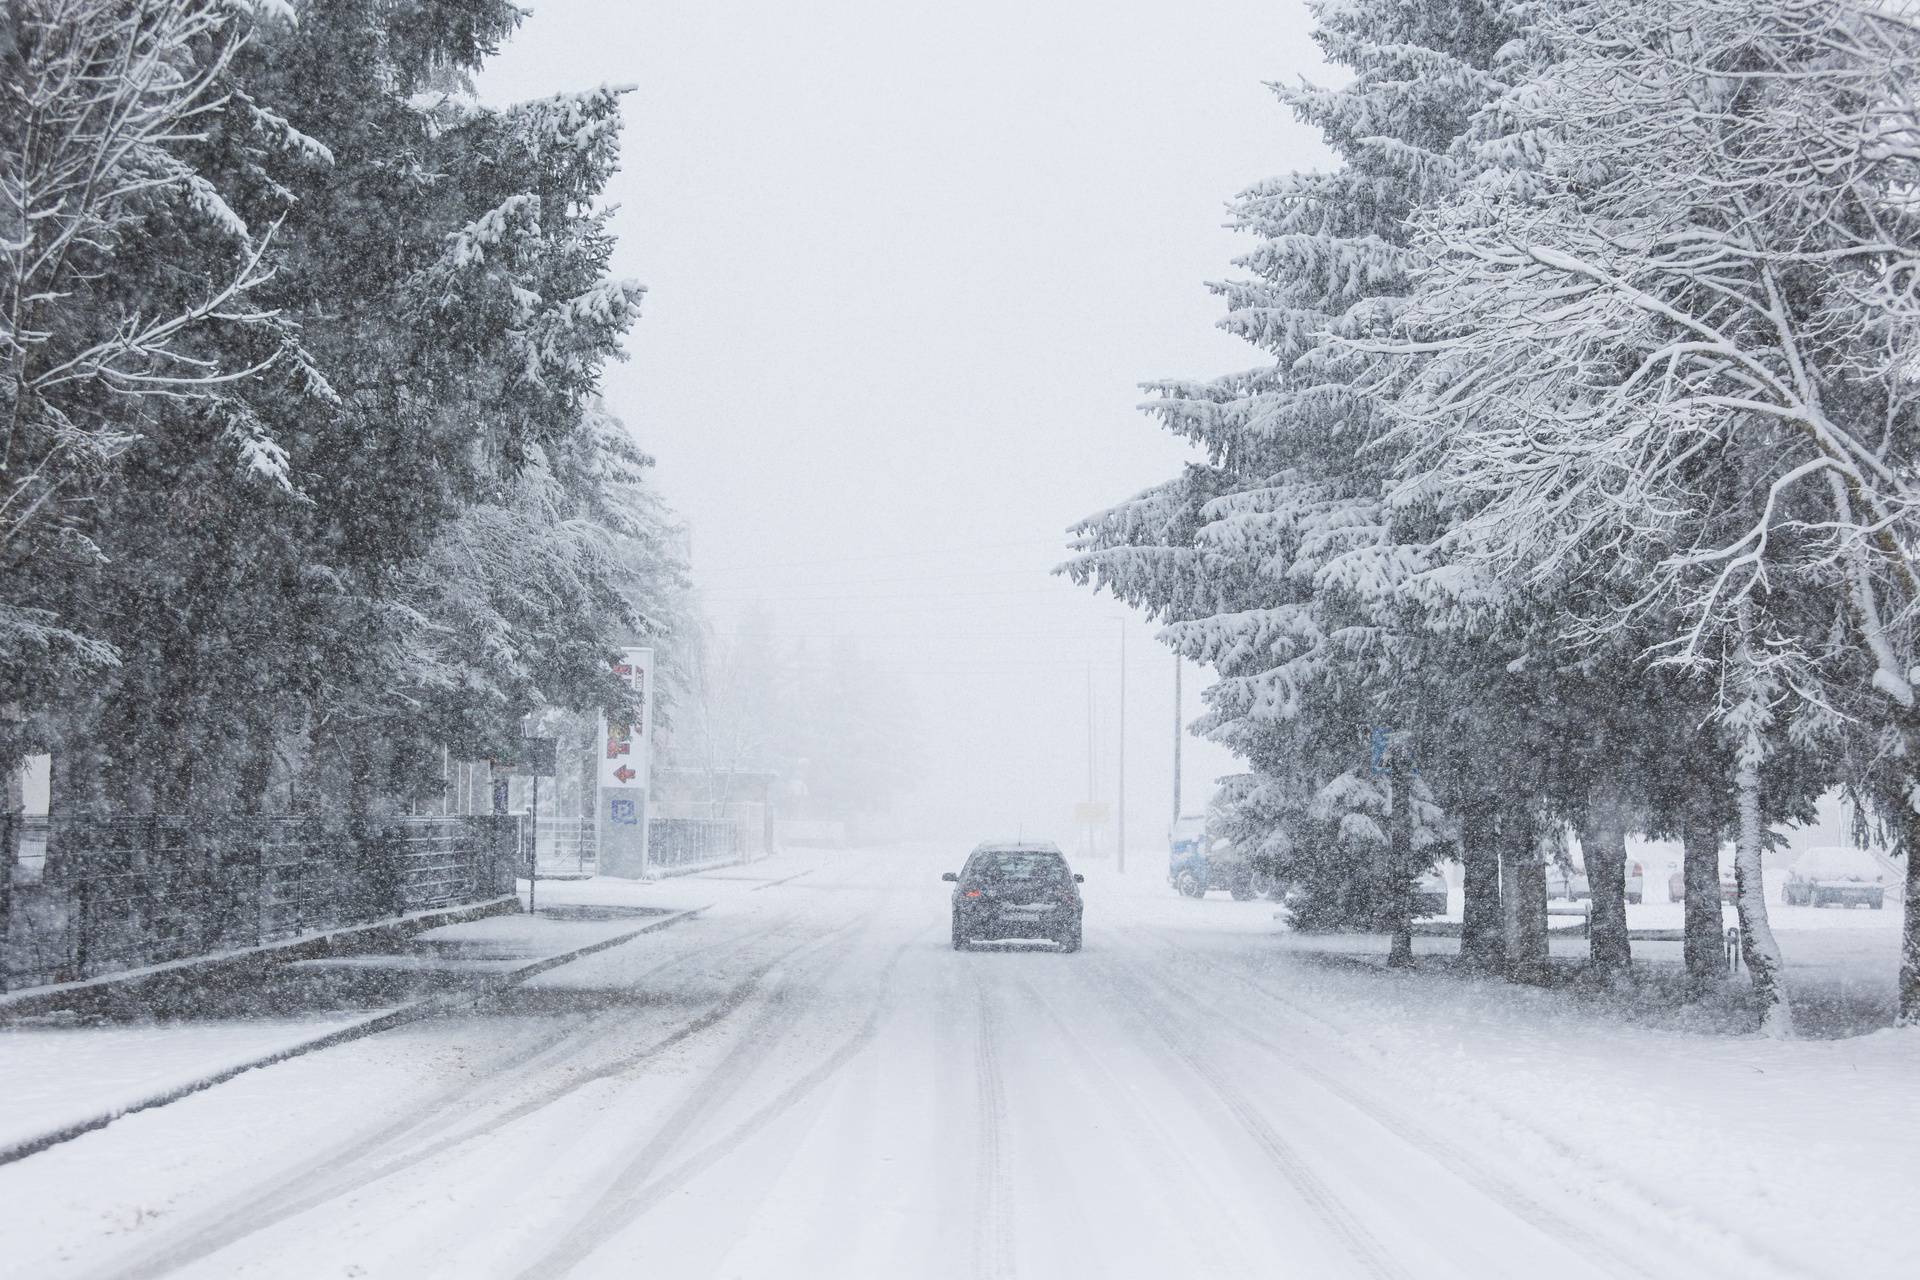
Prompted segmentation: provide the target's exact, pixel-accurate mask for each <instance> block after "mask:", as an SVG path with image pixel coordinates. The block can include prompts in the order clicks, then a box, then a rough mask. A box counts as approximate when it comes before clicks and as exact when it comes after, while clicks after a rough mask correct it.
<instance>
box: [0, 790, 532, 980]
mask: <svg viewBox="0 0 1920 1280" xmlns="http://www.w3.org/2000/svg"><path fill="white" fill-rule="evenodd" d="M41 822H42V823H43V824H44V826H43V827H42V828H41V829H40V830H38V831H36V829H35V826H34V824H33V822H32V820H31V819H24V818H23V817H22V816H21V815H17V814H0V869H3V870H4V871H5V873H6V874H5V877H4V878H5V881H6V884H5V888H6V892H5V894H4V895H3V896H0V990H13V989H17V988H20V987H29V986H39V985H43V984H45V983H50V982H67V981H74V980H77V979H81V978H90V977H96V976H98V975H100V974H103V973H112V972H116V971H119V970H123V969H133V968H139V967H141V966H144V965H150V964H159V963H162V962H165V961H169V960H181V959H187V958H189V957H194V956H205V955H213V954H217V953H219V952H223V951H229V950H238V949H241V948H244V947H253V946H259V945H261V944H263V943H268V942H276V941H280V940H283V939H286V938H290V937H296V936H299V935H300V934H304V933H311V932H316V931H320V930H324V929H330V928H340V927H344V926H347V925H354V924H365V923H370V922H373V921H377V920H381V919H387V918H391V917H393V916H398V915H403V914H405V913H407V912H410V911H422V910H428V909H431V908H435V907H445V906H456V905H460V904H463V903H468V902H481V901H485V900H487V899H490V898H495V897H499V896H501V895H503V894H509V893H512V892H513V880H514V873H515V870H516V868H517V867H518V866H520V864H521V861H522V855H521V846H520V828H519V820H518V819H516V818H512V817H435V818H410V817H383V818H367V817H354V816H351V815H340V814H330V815H254V814H235V815H211V816H210V815H195V816H191V817H189V816H185V815H177V814H151V815H144V816H139V817H113V818H71V819H70V818H65V817H56V818H54V819H52V820H51V821H50V822H49V821H46V820H45V819H42V820H41ZM36 839H37V840H38V843H39V847H40V849H41V850H43V851H44V852H42V853H40V854H39V855H38V862H39V865H38V866H37V867H36V866H34V865H33V859H32V857H31V856H23V855H30V851H32V850H33V847H34V843H35V841H36Z"/></svg>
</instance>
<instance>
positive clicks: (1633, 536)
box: [1373, 0, 1920, 1033]
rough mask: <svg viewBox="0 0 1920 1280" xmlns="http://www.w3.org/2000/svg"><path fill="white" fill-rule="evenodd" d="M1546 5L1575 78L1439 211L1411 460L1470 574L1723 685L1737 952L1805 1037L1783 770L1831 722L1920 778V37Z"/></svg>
mask: <svg viewBox="0 0 1920 1280" xmlns="http://www.w3.org/2000/svg"><path fill="white" fill-rule="evenodd" d="M1536 12H1537V14H1538V16H1539V19H1540V24H1539V29H1540V31H1542V32H1543V33H1544V35H1545V36H1546V37H1547V38H1548V39H1549V41H1550V42H1551V43H1552V44H1553V45H1554V46H1555V48H1556V51H1557V56H1556V57H1555V58H1554V59H1553V60H1551V62H1550V63H1549V64H1548V65H1547V66H1546V67H1545V69H1544V70H1542V71H1541V72H1540V73H1539V74H1536V75H1534V76H1533V77H1532V78H1530V79H1526V80H1523V81H1521V82H1520V83H1518V84H1516V86H1515V87H1514V88H1513V89H1512V90H1511V91H1510V92H1509V93H1507V94H1506V95H1505V96H1504V97H1503V98H1502V99H1501V101H1500V104H1499V106H1498V109H1497V114H1498V115H1499V117H1500V118H1501V122H1502V124H1503V125H1504V127H1503V128H1501V129H1498V130H1495V131H1494V133H1495V137H1494V138H1493V139H1492V140H1491V141H1490V142H1489V143H1488V150H1489V152H1490V153H1492V154H1495V155H1496V156H1497V155H1501V154H1505V155H1508V156H1512V155H1519V156H1521V157H1522V158H1523V162H1522V163H1513V164H1506V165H1501V164H1495V165H1493V166H1492V167H1491V168H1489V169H1488V170H1486V171H1485V175H1484V177H1483V178H1482V179H1481V180H1480V181H1478V182H1476V183H1474V184H1472V185H1470V186H1468V187H1466V188H1463V189H1462V191H1460V192H1459V193H1456V194H1455V195H1454V196H1452V197H1450V198H1449V199H1447V200H1445V201H1441V202H1438V203H1437V204H1435V205H1433V206H1432V207H1430V208H1429V209H1428V210H1426V211H1424V212H1423V213H1422V214H1421V215H1420V217H1419V219H1418V226H1419V230H1420V241H1419V243H1420V247H1421V251H1422V252H1423V253H1424V254H1425V255H1426V264H1425V266H1424V267H1423V268H1422V270H1421V272H1420V273H1419V276H1418V279H1417V290H1418V296H1417V299H1416V301H1415V302H1414V304H1413V305H1412V306H1411V307H1410V308H1408V309H1407V310H1406V311H1405V312H1404V313H1403V314H1402V316H1401V317H1400V319H1401V323H1402V325H1403V327H1404V330H1405V332H1406V334H1407V336H1408V338H1409V339H1410V340H1409V341H1407V342H1405V343H1404V344H1403V345H1401V346H1400V347H1399V348H1398V350H1400V351H1401V352H1402V353H1404V354H1407V355H1409V356H1412V357H1414V358H1415V359H1416V360H1417V362H1418V373H1417V375H1416V376H1415V377H1414V378H1413V380H1412V382H1411V384H1410V385H1408V386H1406V387H1404V388H1402V390H1401V392H1400V394H1399V397H1398V400H1397V403H1396V406H1395V407H1396V412H1397V414H1398V416H1399V418H1400V421H1401V422H1402V424H1403V427H1404V429H1405V435H1404V436H1403V437H1402V439H1403V441H1405V450H1406V451H1405V457H1406V458H1407V459H1408V461H1407V463H1406V466H1407V468H1408V472H1409V474H1415V475H1418V476H1420V477H1421V479H1422V482H1423V483H1425V484H1429V485H1433V484H1437V485H1439V486H1440V487H1442V488H1444V489H1446V490H1447V491H1448V492H1450V493H1453V494H1456V495H1460V496H1461V498H1462V499H1463V505H1462V507H1461V511H1462V513H1463V518H1462V520H1461V523H1460V524H1459V526H1458V527H1457V528H1455V529H1454V530H1453V531H1452V535H1451V543H1450V550H1451V552H1452V554H1455V555H1458V556H1461V557H1464V558H1467V559H1470V560H1472V561H1474V562H1476V563H1479V564H1480V565H1482V566H1483V567H1491V569H1492V571H1493V572H1494V573H1495V575H1496V576H1498V577H1502V578H1504V579H1508V580H1512V581H1517V582H1521V583H1527V582H1539V581H1542V580H1545V579H1549V578H1556V577H1559V578H1564V577H1567V576H1578V575H1580V574H1584V573H1597V574H1601V575H1603V576H1610V577H1611V578H1612V579H1613V581H1614V583H1615V584H1616V585H1615V587H1614V588H1613V589H1610V590H1607V591H1602V592H1599V593H1596V594H1593V595H1592V596H1590V597H1589V600H1588V604H1589V605H1597V606H1598V607H1593V608H1587V609H1579V610H1575V611H1574V615H1575V616H1574V623H1575V625H1574V627H1573V631H1574V632H1575V638H1576V639H1585V640H1592V639H1595V638H1597V637H1603V636H1606V635H1608V634H1616V633H1619V632H1621V631H1623V630H1625V629H1629V628H1636V627H1638V628H1648V629H1651V630H1652V631H1653V632H1654V633H1655V641H1654V651H1655V654H1656V655H1657V656H1660V657H1663V658H1666V659H1668V660H1672V661H1675V662H1679V663H1683V664H1688V665H1693V666H1699V667H1706V668H1710V669H1713V670H1717V671H1719V672H1721V673H1723V674H1724V677H1725V680H1726V688H1727V689H1728V695H1727V697H1726V699H1725V701H1726V703H1727V705H1728V707H1729V708H1730V709H1732V710H1733V711H1735V712H1736V713H1737V714H1732V715H1729V716H1727V717H1726V718H1725V719H1724V720H1723V724H1724V725H1725V727H1726V732H1727V733H1728V734H1729V736H1730V742H1731V745H1732V749H1733V752H1734V754H1735V756H1736V757H1737V761H1738V763H1737V765H1736V779H1737V780H1738V782H1739V784H1740V790H1741V813H1742V815H1743V821H1742V823H1741V827H1742V830H1743V838H1742V841H1741V861H1742V863H1743V865H1745V866H1748V867H1749V868H1750V869H1751V874H1750V875H1747V876H1743V880H1744V881H1746V882H1747V883H1746V885H1745V888H1744V891H1743V893H1742V895H1741V909H1742V921H1743V929H1744V930H1745V932H1746V933H1747V935H1748V943H1749V948H1750V954H1752V955H1753V956H1754V957H1755V959H1756V961H1757V963H1756V966H1755V971H1754V972H1755V978H1756V982H1757V985H1758V986H1759V988H1760V989H1761V991H1762V992H1763V995H1764V996H1765V997H1766V999H1767V1002H1768V1008H1769V1009H1770V1010H1771V1011H1772V1012H1770V1013H1769V1016H1768V1026H1769V1028H1770V1029H1773V1030H1777V1031H1781V1032H1783V1033H1784V1031H1785V1030H1786V1029H1787V1028H1788V1027H1789V1026H1790V1018H1789V1016H1788V1014H1787V1012H1786V1010H1785V1006H1784V992H1783V989H1782V988H1781V986H1780V984H1779V983H1778V982H1777V981H1776V980H1775V974H1774V973H1773V972H1772V971H1771V970H1769V968H1768V967H1767V966H1768V961H1769V958H1770V957H1773V956H1775V955H1776V954H1777V953H1776V951H1775V949H1774V948H1773V945H1772V942H1771V935H1770V932H1769V930H1768V928H1767V924H1766V919H1765V904H1764V901H1763V899H1762V897H1761V889H1760V881H1759V874H1758V867H1759V858H1760V853H1761V850H1760V848H1759V844H1758V841H1759V839H1760V837H1761V833H1762V826H1763V824H1762V823H1761V822H1760V819H1759V815H1760V812H1761V808H1762V806H1763V803H1764V802H1763V801H1762V799H1761V797H1760V796H1759V795H1758V794H1757V789H1758V788H1759V786H1760V785H1761V773H1760V764H1761V762H1762V761H1763V760H1764V759H1765V758H1766V757H1767V756H1769V755H1770V754H1771V753H1772V751H1773V750H1775V749H1776V748H1777V746H1778V744H1779V743H1780V742H1782V741H1785V739H1786V736H1787V735H1788V733H1789V732H1793V733H1801V732H1811V730H1808V729H1807V728H1806V726H1805V725H1804V724H1801V723H1800V722H1801V721H1802V720H1803V719H1810V720H1821V719H1829V718H1831V717H1833V716H1834V715H1836V714H1839V715H1848V716H1853V717H1856V718H1861V719H1862V720H1864V722H1866V723H1869V724H1872V725H1876V726H1878V727H1877V728H1876V729H1874V730H1872V731H1873V732H1879V733H1882V734H1884V735H1886V737H1887V742H1888V749H1887V751H1886V752H1885V753H1884V754H1885V767H1887V768H1892V769H1894V770H1896V771H1899V772H1901V773H1903V774H1906V773H1908V772H1910V767H1909V766H1908V765H1906V764H1904V763H1896V762H1901V761H1907V760H1912V759H1914V758H1916V757H1915V752H1914V745H1915V742H1914V740H1913V739H1912V734H1913V730H1914V721H1913V672H1912V666H1913V662H1914V658H1915V651H1914V638H1915V637H1914V624H1915V619H1916V616H1917V615H1916V604H1920V595H1917V594H1916V591H1915V584H1916V576H1915V564H1914V560H1913V547H1914V546H1915V541H1914V533H1915V528H1914V520H1915V516H1916V509H1915V501H1914V500H1915V497H1916V493H1917V491H1916V488H1915V482H1914V479H1913V474H1914V471H1913V467H1914V451H1915V449H1916V448H1917V447H1920V445H1916V441H1920V433H1916V432H1915V430H1914V427H1913V423H1912V418H1911V415H1912V410H1913V398H1912V395H1911V392H1910V390H1909V386H1910V381H1911V380H1910V377H1909V376H1908V369H1907V364H1908V362H1909V361H1910V358H1911V357H1910V355H1909V352H1910V350H1911V335H1912V332H1913V331H1912V329H1911V328H1910V327H1909V314H1910V307H1909V304H1908V301H1907V299H1908V297H1909V290H1910V288H1911V284H1912V282H1913V280H1914V279H1915V278H1916V276H1915V270H1914V268H1915V265H1916V259H1915V252H1916V248H1917V247H1920V241H1916V236H1915V232H1916V230H1917V229H1920V224H1916V223H1915V221H1914V214H1915V210H1914V209H1913V206H1912V202H1911V197H1910V192H1911V191H1912V189H1913V187H1914V179H1915V177H1916V176H1920V175H1916V172H1915V170H1914V161H1915V159H1916V158H1920V153H1916V152H1915V151H1914V150H1913V148H1912V147H1911V146H1910V145H1909V143H1908V142H1907V139H1909V138H1911V137H1912V136H1914V132H1913V131H1914V124H1915V121H1914V120H1913V108H1912V99H1911V86H1912V85H1913V83H1914V82H1915V73H1916V71H1920V33H1916V31H1915V29H1914V27H1913V26H1912V25H1911V23H1910V22H1909V21H1908V20H1907V18H1906V17H1905V16H1904V15H1903V14H1902V13H1900V12H1897V11H1896V10H1895V9H1893V8H1890V7H1886V6H1879V5H1873V4H1865V3H1850V2H1848V0H1783V2H1773V0H1770V2H1769V3H1764V4H1761V3H1752V2H1750V0H1686V2H1685V3H1682V4H1679V5H1675V4H1671V3H1654V2H1652V0H1607V2H1604V3H1563V4H1551V5H1545V6H1540V7H1539V8H1538V9H1537V10H1536ZM1373 349H1374V350H1376V351H1377V350H1385V349H1387V346H1385V345H1376V346H1375V347H1374V348H1373ZM1783 700H1784V702H1785V703H1787V704H1790V705H1775V704H1776V703H1781V702H1782V701H1783ZM1763 708H1764V710H1763ZM1783 717H1784V720H1783ZM1783 726H1784V727H1783ZM1903 789H1910V788H1903ZM1901 825H1902V827H1903V829H1907V828H1910V824H1908V823H1902V824H1901ZM1910 839H1911V836H1910V834H1908V836H1907V840H1910ZM1906 842H1907V841H1906V840H1903V843H1906ZM1917 983H1920V970H1911V971H1910V977H1909V980H1908V982H1907V991H1908V1003H1907V1008H1908V1012H1909V1015H1911V1014H1912V1013H1913V1012H1914V1011H1915V1010H1916V1009H1920V1005H1916V1004H1915V1003H1914V1002H1915V1001H1916V1000H1920V985H1916V984H1917Z"/></svg>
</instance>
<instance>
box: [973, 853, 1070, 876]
mask: <svg viewBox="0 0 1920 1280" xmlns="http://www.w3.org/2000/svg"><path fill="white" fill-rule="evenodd" d="M976 870H977V871H978V873H979V874H980V875H983V876H986V877H988V878H990V879H993V880H1057V879H1059V878H1060V877H1061V876H1063V875H1065V874H1066V873H1067V860H1066V859H1065V858H1062V857H1061V856H1060V855H1059V854H1057V853H1044V852H1041V851H1039V850H1035V849H1009V850H1007V851H1005V852H1002V853H986V854H982V855H981V856H980V865H979V867H978V868H976Z"/></svg>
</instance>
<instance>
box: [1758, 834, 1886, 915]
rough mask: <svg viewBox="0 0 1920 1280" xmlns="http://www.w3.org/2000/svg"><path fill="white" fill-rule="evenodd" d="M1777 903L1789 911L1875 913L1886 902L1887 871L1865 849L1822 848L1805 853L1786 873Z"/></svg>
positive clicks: (1830, 846)
mask: <svg viewBox="0 0 1920 1280" xmlns="http://www.w3.org/2000/svg"><path fill="white" fill-rule="evenodd" d="M1780 901H1782V902H1784V903H1786V904H1787V905H1788V906H1792V907H1829V906H1841V907H1851V906H1853V905H1854V904H1855V903H1859V904H1861V905H1862V906H1867V907H1871V908H1873V909H1874V910H1875V911H1878V910H1879V909H1880V908H1881V907H1883V906H1885V905H1886V901H1887V871H1886V868H1885V867H1883V866H1881V865H1880V863H1879V861H1878V860H1877V859H1876V858H1875V857H1874V856H1873V855H1872V854H1870V853H1868V852H1867V851H1866V850H1865V849H1851V848H1848V847H1846V846H1845V845H1826V846H1824V847H1822V848H1819V849H1809V850H1807V851H1806V852H1805V853H1803V854H1801V855H1800V856H1799V858H1798V859H1796V860H1795V861H1794V864H1793V866H1791V867H1790V868H1788V869H1787V882H1786V884H1785V885H1783V886H1781V889H1780Z"/></svg>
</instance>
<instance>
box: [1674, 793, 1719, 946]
mask: <svg viewBox="0 0 1920 1280" xmlns="http://www.w3.org/2000/svg"><path fill="white" fill-rule="evenodd" d="M1717 809H1718V806H1717V805H1715V804H1714V803H1713V801H1712V799H1711V798H1708V797H1703V796H1698V795H1696V796H1694V797H1692V798H1691V799H1689V800H1688V801H1687V807H1686V810H1685V812H1684V813H1683V814H1682V815H1681V828H1680V840H1681V843H1682V845H1683V846H1684V848H1685V850H1686V852H1685V855H1684V860H1683V862H1682V864H1681V866H1682V870H1681V877H1682V879H1683V880H1684V881H1685V885H1686V900H1687V905H1686V927H1685V932H1684V939H1685V940H1684V942H1683V944H1682V952H1683V954H1684V955H1685V957H1686V965H1687V976H1688V977H1690V978H1692V979H1693V980H1694V981H1695V982H1712V981H1714V980H1715V979H1717V978H1719V977H1721V976H1722V975H1723V974H1725V972H1726V963H1727V962H1726V940H1725V937H1724V936H1723V935H1722V933H1721V928H1720V821H1719V815H1718V812H1717Z"/></svg>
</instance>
